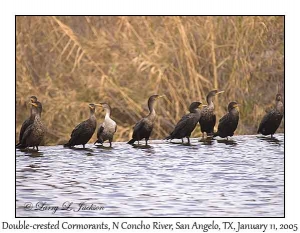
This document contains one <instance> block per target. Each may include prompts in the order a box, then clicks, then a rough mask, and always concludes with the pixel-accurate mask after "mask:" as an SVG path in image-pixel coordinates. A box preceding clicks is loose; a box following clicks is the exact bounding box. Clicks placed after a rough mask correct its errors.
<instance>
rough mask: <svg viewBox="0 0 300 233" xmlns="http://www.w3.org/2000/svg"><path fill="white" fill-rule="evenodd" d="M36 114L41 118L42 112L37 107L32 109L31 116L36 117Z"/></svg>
mask: <svg viewBox="0 0 300 233" xmlns="http://www.w3.org/2000/svg"><path fill="white" fill-rule="evenodd" d="M36 116H38V117H39V118H41V113H40V112H39V111H38V110H37V109H31V117H32V118H33V119H34V118H35V117H36Z"/></svg>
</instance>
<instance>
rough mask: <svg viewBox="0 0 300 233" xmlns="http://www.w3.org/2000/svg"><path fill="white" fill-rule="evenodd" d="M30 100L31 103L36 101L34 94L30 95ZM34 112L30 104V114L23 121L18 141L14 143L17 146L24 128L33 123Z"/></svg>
mask: <svg viewBox="0 0 300 233" xmlns="http://www.w3.org/2000/svg"><path fill="white" fill-rule="evenodd" d="M30 102H31V103H36V102H37V98H36V97H35V96H31V97H30ZM41 111H42V109H41ZM35 113H36V111H34V109H33V106H32V105H31V110H30V116H29V117H28V118H27V119H26V120H25V121H24V122H23V124H22V127H21V130H20V135H19V143H18V144H17V145H16V147H17V148H18V147H19V146H20V145H21V140H22V137H23V134H24V132H25V130H26V129H27V127H28V126H29V125H31V124H32V123H33V121H34V117H35Z"/></svg>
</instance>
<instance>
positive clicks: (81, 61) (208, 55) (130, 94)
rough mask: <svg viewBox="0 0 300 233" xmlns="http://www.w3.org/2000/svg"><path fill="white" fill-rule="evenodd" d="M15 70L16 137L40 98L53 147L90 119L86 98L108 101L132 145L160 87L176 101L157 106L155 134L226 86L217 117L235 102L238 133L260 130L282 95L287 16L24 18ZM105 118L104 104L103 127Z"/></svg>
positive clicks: (120, 138) (119, 137)
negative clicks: (33, 97)
mask: <svg viewBox="0 0 300 233" xmlns="http://www.w3.org/2000/svg"><path fill="white" fill-rule="evenodd" d="M16 70H17V73H16V90H17V91H16V112H17V114H16V116H17V119H16V125H17V128H16V136H17V140H18V133H19V130H20V127H21V124H22V122H23V121H24V120H25V119H26V118H27V117H28V115H29V106H28V104H27V103H28V100H29V96H31V95H36V96H37V97H38V99H39V100H40V101H41V102H42V104H43V109H44V111H43V114H42V119H43V122H44V123H45V125H46V126H47V128H48V134H47V137H46V138H45V144H47V145H50V144H60V143H64V142H66V141H67V140H68V138H69V135H70V133H71V131H72V129H73V128H74V126H75V125H77V124H78V123H79V122H81V121H83V120H85V119H86V118H87V117H88V113H89V110H88V106H87V103H98V102H103V101H107V102H108V103H110V105H111V106H112V108H113V110H112V117H113V118H114V119H115V120H116V121H117V124H118V131H117V133H116V136H115V140H117V141H126V140H128V139H129V137H130V134H131V133H132V127H133V125H134V124H135V122H136V121H137V120H138V119H140V118H141V117H143V116H145V115H146V114H147V106H146V104H147V98H148V97H149V96H150V95H151V94H156V93H158V94H166V95H167V98H166V99H165V100H159V104H157V107H156V108H157V110H156V112H157V113H158V115H159V117H158V120H157V123H156V126H155V129H154V132H153V135H152V138H163V137H165V136H166V135H167V134H168V133H169V132H170V131H171V130H172V128H173V126H174V124H175V123H176V122H177V121H178V120H179V119H180V117H181V116H182V115H183V114H185V113H186V112H187V108H188V106H189V104H190V103H191V102H192V101H197V100H201V101H202V102H205V96H206V94H207V93H208V91H209V90H211V89H214V88H218V89H220V90H224V91H225V93H223V94H222V95H220V96H219V97H218V100H217V101H216V103H217V104H216V114H217V118H218V119H219V118H220V117H221V116H222V115H223V114H224V113H225V112H226V108H227V104H228V103H229V102H230V101H233V100H235V101H237V102H239V103H240V104H241V107H240V110H241V120H240V123H239V127H238V129H237V132H236V133H237V134H254V133H256V129H257V127H258V124H259V121H260V120H261V118H262V116H263V115H264V114H265V110H266V109H267V108H269V107H270V105H272V104H274V98H275V95H276V92H277V90H278V86H279V90H278V91H279V92H281V93H282V92H283V83H284V18H283V17H275V16H268V17H262V16H255V17H254V16H253V17H249V16H244V17H243V16H240V17H236V16H234V17H233V16H231V17H230V16H218V17H204V16H203V17H161V16H159V17H125V16H122V17H121V16H120V17H111V16H110V17H96V16H93V17H92V16H72V17H71V16H53V17H50V16H47V17H37V16H20V17H17V24H16ZM103 116H104V114H103V112H100V111H99V110H98V111H97V119H98V123H100V122H101V121H102V120H103ZM279 131H281V132H282V131H283V127H282V126H281V128H280V129H279ZM199 135H200V130H199V127H197V129H196V130H195V132H194V133H193V136H195V137H197V136H199ZM95 137H96V135H94V137H93V139H92V140H95Z"/></svg>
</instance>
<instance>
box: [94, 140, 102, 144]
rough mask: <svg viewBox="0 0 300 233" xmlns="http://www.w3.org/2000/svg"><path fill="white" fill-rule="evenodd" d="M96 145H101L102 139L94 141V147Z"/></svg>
mask: <svg viewBox="0 0 300 233" xmlns="http://www.w3.org/2000/svg"><path fill="white" fill-rule="evenodd" d="M96 143H100V144H103V140H102V139H97V141H95V143H94V145H95V144H96Z"/></svg>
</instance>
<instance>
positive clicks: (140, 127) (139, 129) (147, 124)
mask: <svg viewBox="0 0 300 233" xmlns="http://www.w3.org/2000/svg"><path fill="white" fill-rule="evenodd" d="M161 97H164V95H161V96H159V95H152V96H150V98H149V99H148V108H149V111H150V113H149V114H148V116H146V117H145V118H143V119H141V120H140V121H139V122H138V123H136V125H135V126H134V128H133V134H132V139H131V140H130V141H129V142H128V144H133V143H134V142H135V141H138V144H139V141H140V140H142V139H144V138H145V140H146V145H148V140H149V137H150V135H151V132H152V129H153V124H154V120H155V118H156V113H155V110H154V103H155V101H156V100H157V99H159V98H161Z"/></svg>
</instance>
